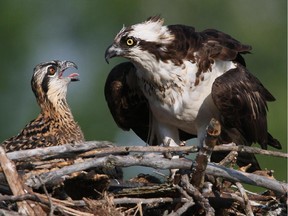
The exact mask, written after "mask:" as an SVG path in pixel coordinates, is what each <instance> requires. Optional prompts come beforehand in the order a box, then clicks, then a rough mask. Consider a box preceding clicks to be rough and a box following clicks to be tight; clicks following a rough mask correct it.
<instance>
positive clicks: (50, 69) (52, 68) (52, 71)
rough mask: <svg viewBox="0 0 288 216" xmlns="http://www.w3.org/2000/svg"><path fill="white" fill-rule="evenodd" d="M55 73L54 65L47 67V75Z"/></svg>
mask: <svg viewBox="0 0 288 216" xmlns="http://www.w3.org/2000/svg"><path fill="white" fill-rule="evenodd" d="M55 73H56V69H55V67H53V66H51V67H49V68H48V75H51V76H53V75H54V74H55Z"/></svg>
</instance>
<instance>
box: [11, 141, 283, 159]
mask: <svg viewBox="0 0 288 216" xmlns="http://www.w3.org/2000/svg"><path fill="white" fill-rule="evenodd" d="M197 151H198V148H197V147H195V146H179V147H163V146H121V147H119V146H115V145H114V144H113V143H111V142H108V141H88V142H84V143H82V144H65V145H61V146H52V147H47V148H37V149H30V150H21V151H15V152H9V153H7V156H8V158H9V159H11V160H14V161H30V160H31V159H32V158H37V160H39V159H45V158H49V157H53V156H54V157H56V156H57V157H58V158H60V157H66V158H69V157H70V158H73V157H75V156H77V157H92V156H98V157H100V156H105V155H109V154H125V153H126V154H127V153H131V152H145V153H147V152H159V153H164V152H175V153H196V152H197ZM213 151H237V152H248V153H253V154H262V155H269V156H274V157H283V158H288V154H287V153H284V152H279V151H269V150H264V149H260V148H257V147H251V146H241V145H238V146H236V145H235V144H234V145H233V143H230V144H225V145H217V146H215V147H214V149H213Z"/></svg>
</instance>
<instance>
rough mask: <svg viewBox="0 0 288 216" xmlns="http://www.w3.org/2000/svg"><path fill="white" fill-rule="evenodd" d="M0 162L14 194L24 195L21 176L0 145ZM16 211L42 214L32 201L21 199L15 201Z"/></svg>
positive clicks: (40, 209)
mask: <svg viewBox="0 0 288 216" xmlns="http://www.w3.org/2000/svg"><path fill="white" fill-rule="evenodd" d="M0 164H1V167H2V169H3V172H4V173H5V176H6V179H7V182H8V184H9V186H10V188H11V190H12V193H13V194H14V195H24V194H25V193H27V188H26V189H25V187H24V184H23V181H22V179H21V177H20V176H19V175H18V173H17V170H16V167H15V164H14V163H13V162H11V161H10V160H9V159H8V158H7V156H6V153H5V151H4V149H3V148H2V147H0ZM17 205H18V211H19V213H20V214H24V215H31V216H33V215H44V214H45V213H44V211H43V210H42V208H41V207H40V206H39V205H38V204H35V203H33V202H26V201H21V202H17Z"/></svg>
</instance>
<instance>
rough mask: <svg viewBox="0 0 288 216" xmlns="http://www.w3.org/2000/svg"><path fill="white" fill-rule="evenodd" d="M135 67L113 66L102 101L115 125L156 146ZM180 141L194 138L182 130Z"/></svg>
mask: <svg viewBox="0 0 288 216" xmlns="http://www.w3.org/2000/svg"><path fill="white" fill-rule="evenodd" d="M135 72H136V68H135V66H134V65H133V64H132V63H131V62H124V63H120V64H118V65H116V66H115V67H114V68H113V69H112V70H111V72H110V73H109V75H108V77H107V80H106V83H105V89H104V93H105V98H106V101H107V104H108V107H109V109H110V112H111V114H112V116H113V118H114V121H115V122H116V123H117V125H118V126H119V127H120V128H122V129H123V130H130V129H132V130H133V131H134V132H135V133H136V134H137V136H139V137H140V138H141V139H142V140H143V141H144V142H148V140H150V142H151V143H149V144H150V145H157V144H158V142H157V138H156V136H155V137H150V139H149V130H150V126H149V123H150V120H149V118H150V115H151V113H150V112H151V111H150V108H149V104H148V101H147V99H146V98H145V96H144V95H143V93H142V91H141V90H140V88H139V86H138V84H137V78H136V74H135ZM179 133H180V140H182V141H185V140H187V139H191V138H193V137H195V136H194V135H191V134H187V133H185V132H183V131H181V130H179Z"/></svg>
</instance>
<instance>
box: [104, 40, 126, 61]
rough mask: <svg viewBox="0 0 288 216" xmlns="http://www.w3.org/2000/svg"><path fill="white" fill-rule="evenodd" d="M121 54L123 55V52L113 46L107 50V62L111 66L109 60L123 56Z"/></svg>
mask: <svg viewBox="0 0 288 216" xmlns="http://www.w3.org/2000/svg"><path fill="white" fill-rule="evenodd" d="M121 54H122V50H121V49H120V48H119V47H117V46H116V45H114V44H112V45H110V46H109V47H108V48H107V49H106V52H105V60H106V62H107V63H108V64H109V59H111V58H113V57H116V56H121Z"/></svg>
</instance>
